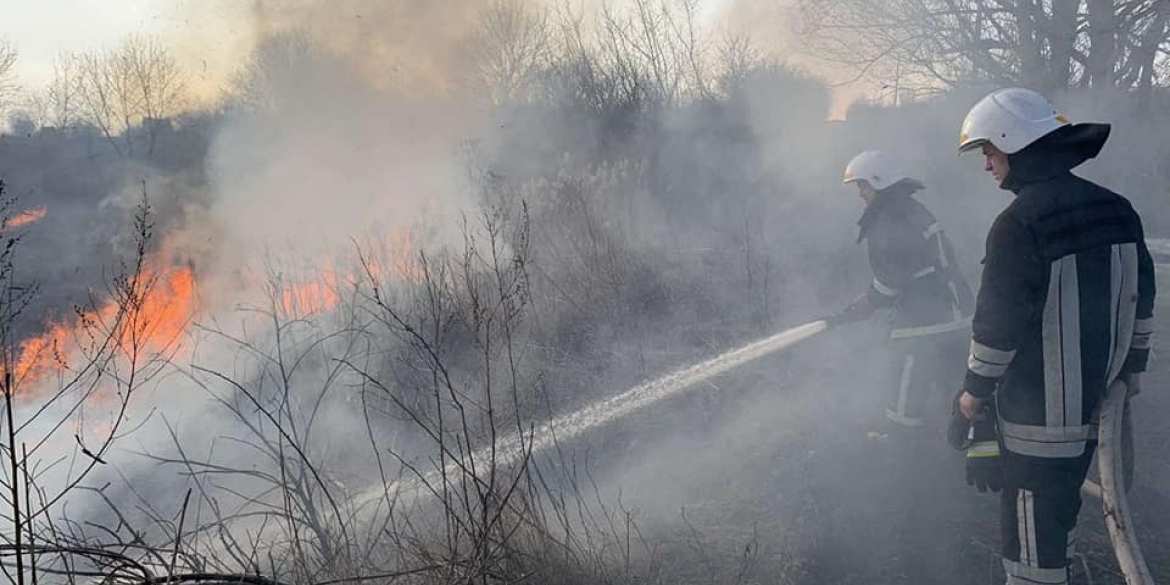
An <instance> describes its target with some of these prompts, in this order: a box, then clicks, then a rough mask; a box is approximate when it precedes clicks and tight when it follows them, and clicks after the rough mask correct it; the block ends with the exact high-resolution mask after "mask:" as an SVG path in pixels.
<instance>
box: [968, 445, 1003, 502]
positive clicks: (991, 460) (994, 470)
mask: <svg viewBox="0 0 1170 585" xmlns="http://www.w3.org/2000/svg"><path fill="white" fill-rule="evenodd" d="M967 485H971V486H975V489H977V490H979V491H980V492H981V493H982V492H986V491H987V490H989V489H990V490H991V491H993V492H998V491H999V490H1001V489H1003V464H1002V463H1001V462H1000V460H999V442H998V441H994V440H992V441H976V442H974V443H971V446H970V447H967Z"/></svg>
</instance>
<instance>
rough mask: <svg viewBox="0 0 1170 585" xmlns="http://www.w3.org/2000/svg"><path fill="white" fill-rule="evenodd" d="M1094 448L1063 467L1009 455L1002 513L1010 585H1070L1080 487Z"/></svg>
mask: <svg viewBox="0 0 1170 585" xmlns="http://www.w3.org/2000/svg"><path fill="white" fill-rule="evenodd" d="M1095 447H1096V444H1095V443H1089V445H1088V447H1087V448H1086V452H1085V454H1084V455H1083V456H1081V457H1080V458H1078V459H1074V460H1067V461H1064V462H1062V463H1063V464H1062V465H1060V466H1059V467H1053V466H1049V465H1044V464H1037V463H1034V462H1035V459H1032V458H1024V457H1020V456H1017V455H1014V454H1011V453H1007V454H1005V455H1004V457H1005V462H1004V463H1005V465H1004V481H1005V486H1004V489H1003V491H1002V492H1001V494H1000V503H999V513H1000V529H1001V530H1002V539H1003V568H1004V572H1005V573H1006V574H1007V583H1008V584H1009V585H1013V584H1017V583H1023V584H1035V583H1042V584H1045V585H1057V584H1064V583H1068V571H1069V565H1070V564H1071V563H1072V559H1073V552H1074V548H1075V546H1076V526H1077V516H1078V515H1079V514H1080V511H1081V484H1083V483H1084V481H1085V475H1086V474H1087V472H1088V469H1089V465H1090V463H1091V462H1092V459H1093V452H1094V450H1095ZM1001 452H1002V448H1001ZM1029 461H1031V462H1032V463H1030V462H1029Z"/></svg>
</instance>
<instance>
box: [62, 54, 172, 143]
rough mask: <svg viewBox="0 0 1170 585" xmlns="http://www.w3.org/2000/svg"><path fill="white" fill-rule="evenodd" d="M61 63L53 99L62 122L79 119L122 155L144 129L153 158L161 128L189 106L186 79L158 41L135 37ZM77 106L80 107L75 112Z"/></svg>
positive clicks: (135, 141)
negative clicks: (109, 48) (74, 104)
mask: <svg viewBox="0 0 1170 585" xmlns="http://www.w3.org/2000/svg"><path fill="white" fill-rule="evenodd" d="M64 60H66V61H69V62H70V63H68V64H65V63H58V65H57V72H56V73H55V77H56V81H55V82H54V84H53V87H52V89H51V92H50V101H51V102H53V103H54V104H55V106H56V107H57V108H59V115H60V116H61V117H62V120H63V121H66V122H67V121H69V120H70V119H71V118H72V114H71V112H72V111H76V116H77V119H78V120H79V121H81V122H83V123H87V124H91V125H93V126H95V127H97V128H98V129H100V130H101V132H102V134H104V135H105V137H106V139H107V140H108V141H109V143H110V144H111V145H112V146H113V147H114V148H115V149H116V150H117V152H118V153H119V154H120V155H122V156H130V155H132V154H133V152H134V148H135V144H136V143H137V137H136V133H135V132H134V130H135V128H136V127H138V126H141V127H142V128H143V130H144V131H145V138H146V143H147V144H146V156H148V157H149V156H152V155H153V154H154V148H155V141H156V139H157V136H158V132H159V130H160V129H161V128H162V127H163V126H164V125H165V124H169V123H170V121H169V117H170V116H172V115H174V114H176V113H177V112H178V111H180V109H181V108H182V107H183V105H184V101H183V100H184V97H185V96H184V83H185V82H184V77H183V73H182V71H181V70H180V69H179V66H178V64H177V63H176V62H175V59H174V57H172V56H171V54H170V52H169V51H168V50H167V49H166V48H165V47H164V46H163V45H162V43H161V42H160V41H158V40H157V39H153V38H149V37H142V36H132V37H130V38H128V39H127V40H126V41H125V42H123V43H122V44H121V45H120V46H118V47H117V48H115V49H112V50H109V51H103V52H93V53H80V54H74V55H70V56H67V57H65V58H64ZM73 103H76V108H75V109H74V107H73V105H72V104H73Z"/></svg>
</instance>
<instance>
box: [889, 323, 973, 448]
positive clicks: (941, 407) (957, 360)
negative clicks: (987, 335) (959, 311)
mask: <svg viewBox="0 0 1170 585" xmlns="http://www.w3.org/2000/svg"><path fill="white" fill-rule="evenodd" d="M969 340H970V332H969V330H967V329H962V330H958V331H949V332H945V333H936V334H932V335H922V336H915V337H905V338H896V339H891V340H890V346H891V349H892V352H893V368H892V374H893V375H892V379H891V380H890V381H889V385H888V386H887V388H888V390H887V392H888V394H887V395H886V400H885V414H886V418H887V419H889V420H890V421H891V422H893V423H895V424H898V425H901V426H903V427H911V428H913V427H921V426H923V425H924V424H926V423H927V421H931V422H939V421H945V420H946V417H947V416H949V414H950V408H951V399H952V398H953V397H954V395H955V392H956V391H957V390H958V389H959V388H960V387H961V384H962V382H963V378H962V374H963V372H964V370H965V369H966V366H967V352H968V346H969Z"/></svg>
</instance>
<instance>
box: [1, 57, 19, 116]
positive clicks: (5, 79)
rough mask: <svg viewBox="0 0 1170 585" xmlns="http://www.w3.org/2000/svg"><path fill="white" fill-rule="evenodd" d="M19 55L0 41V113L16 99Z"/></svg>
mask: <svg viewBox="0 0 1170 585" xmlns="http://www.w3.org/2000/svg"><path fill="white" fill-rule="evenodd" d="M18 56H19V54H18V53H17V51H16V47H14V46H12V44H11V43H9V42H8V41H5V40H3V39H0V112H3V111H4V110H6V109H7V108H8V107H9V106H11V105H12V101H13V100H14V99H15V98H16V93H17V85H16V71H15V67H16V59H17V57H18Z"/></svg>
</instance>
